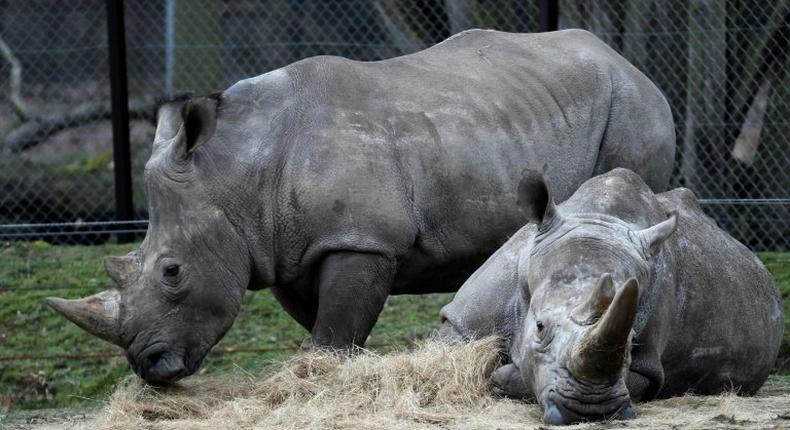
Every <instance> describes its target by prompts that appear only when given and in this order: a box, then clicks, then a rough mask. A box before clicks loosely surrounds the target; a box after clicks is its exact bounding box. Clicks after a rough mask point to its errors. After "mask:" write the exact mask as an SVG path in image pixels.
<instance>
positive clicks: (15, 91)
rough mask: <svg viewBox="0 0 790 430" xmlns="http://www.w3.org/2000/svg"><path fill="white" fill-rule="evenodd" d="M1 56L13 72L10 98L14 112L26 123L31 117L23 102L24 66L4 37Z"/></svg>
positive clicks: (1, 42) (1, 43)
mask: <svg viewBox="0 0 790 430" xmlns="http://www.w3.org/2000/svg"><path fill="white" fill-rule="evenodd" d="M0 55H2V56H3V58H4V59H5V60H6V61H8V63H9V64H10V65H11V71H10V73H9V74H10V75H11V77H10V79H9V86H10V91H9V97H8V98H9V99H10V100H11V108H12V109H13V110H14V113H15V114H16V116H17V117H18V118H19V120H20V121H22V122H24V121H26V120H27V119H28V117H29V115H28V111H27V106H25V102H24V100H22V64H21V63H20V62H19V59H18V58H16V56H15V55H14V52H13V51H11V47H10V46H8V44H7V43H5V40H3V38H2V37H0Z"/></svg>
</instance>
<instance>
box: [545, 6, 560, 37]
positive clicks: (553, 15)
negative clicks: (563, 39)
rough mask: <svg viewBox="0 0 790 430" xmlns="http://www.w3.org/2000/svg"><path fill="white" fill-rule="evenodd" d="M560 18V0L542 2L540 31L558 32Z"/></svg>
mask: <svg viewBox="0 0 790 430" xmlns="http://www.w3.org/2000/svg"><path fill="white" fill-rule="evenodd" d="M559 17H560V5H559V0H540V31H556V30H557V29H558V28H559Z"/></svg>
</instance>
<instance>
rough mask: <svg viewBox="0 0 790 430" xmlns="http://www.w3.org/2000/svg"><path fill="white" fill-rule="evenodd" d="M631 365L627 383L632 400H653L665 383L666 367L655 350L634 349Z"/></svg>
mask: <svg viewBox="0 0 790 430" xmlns="http://www.w3.org/2000/svg"><path fill="white" fill-rule="evenodd" d="M632 354H633V357H632V361H631V366H630V367H629V369H628V377H627V378H626V380H625V385H626V387H628V393H629V394H630V395H631V400H633V401H635V402H645V401H648V400H653V399H655V398H656V396H657V395H658V393H659V391H660V390H661V388H662V386H663V385H664V368H663V367H662V366H661V361H660V359H659V358H658V354H657V353H655V352H654V351H649V352H647V351H637V350H635V351H633V352H632Z"/></svg>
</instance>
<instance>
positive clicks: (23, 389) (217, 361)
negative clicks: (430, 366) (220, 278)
mask: <svg viewBox="0 0 790 430" xmlns="http://www.w3.org/2000/svg"><path fill="white" fill-rule="evenodd" d="M135 246H136V244H130V245H113V244H108V245H102V246H90V247H89V246H51V245H48V244H46V243H44V242H33V243H15V244H5V245H2V244H0V356H10V355H63V354H91V353H98V352H109V353H120V352H121V351H120V349H118V348H115V347H113V346H111V345H109V344H107V343H105V342H102V341H100V340H98V339H96V338H94V337H92V336H90V335H88V334H86V333H84V332H83V331H81V330H80V329H78V328H77V327H76V326H74V325H73V324H71V323H69V322H68V321H66V320H65V319H63V318H62V317H60V316H58V315H57V314H55V312H54V311H52V310H51V309H49V308H48V307H47V306H46V305H44V299H45V298H46V297H48V296H59V297H66V298H76V297H81V296H85V295H88V294H93V293H96V292H98V291H101V290H103V289H106V288H111V283H110V280H109V278H107V276H106V275H105V274H104V271H103V269H102V264H101V259H102V257H104V256H105V255H121V254H124V253H126V252H128V251H130V250H132V249H134V248H135ZM760 258H761V259H762V260H763V261H765V263H766V265H767V266H768V269H769V270H771V272H772V273H773V274H774V276H775V277H776V279H777V282H778V284H779V286H780V288H781V290H782V294H783V298H784V303H785V316H786V318H788V319H787V320H786V330H785V338H784V343H783V346H782V357H784V361H783V362H784V363H787V362H788V358H790V253H785V254H781V253H763V254H760ZM451 298H452V295H451V294H432V295H426V296H395V297H391V298H390V299H389V300H388V302H387V304H386V306H385V309H384V312H383V313H382V315H381V317H380V319H379V322H378V324H377V325H376V328H375V329H374V331H373V333H372V335H371V340H370V344H372V345H402V344H406V343H408V342H409V341H411V340H413V339H415V338H418V337H421V336H424V335H426V334H429V333H431V332H432V331H433V330H435V329H436V328H438V325H439V319H438V311H439V309H440V308H441V306H442V305H444V304H445V303H447V302H448V301H449V300H450V299H451ZM307 336H308V333H307V331H305V330H304V329H303V328H302V327H301V326H299V325H298V324H297V323H296V322H294V321H293V320H292V319H291V318H290V317H289V316H288V315H287V314H286V313H285V312H284V311H283V310H282V309H281V308H280V306H279V305H278V304H277V302H276V301H275V299H274V297H273V296H272V295H271V293H269V292H268V291H261V292H251V293H249V294H247V295H246V296H245V298H244V305H243V306H242V311H241V313H240V315H239V316H238V318H237V319H236V323H235V324H234V326H233V328H232V329H231V331H230V332H229V333H228V335H227V336H226V337H225V338H224V339H223V340H222V342H220V344H219V345H217V347H215V348H214V350H213V351H212V352H211V353H210V354H209V356H208V357H207V359H206V361H205V363H204V365H203V367H202V368H201V370H200V373H222V372H230V371H234V369H237V368H240V369H244V371H248V372H256V371H259V370H261V369H262V368H263V367H264V366H266V365H267V364H269V363H271V362H272V361H273V360H277V359H280V358H283V357H285V356H288V355H290V354H293V352H292V351H289V350H284V351H283V350H274V351H269V352H255V353H247V352H239V353H223V352H222V351H224V350H226V349H229V348H236V349H239V348H264V349H266V348H272V349H280V348H283V347H285V348H292V347H296V346H298V345H299V344H300V343H301V341H302V340H304V339H305V338H307ZM379 348H381V346H379ZM384 348H385V349H386V347H384ZM0 360H2V359H0ZM129 373H130V371H129V369H128V366H127V363H126V360H125V359H124V358H123V357H99V358H91V359H86V360H73V359H58V360H31V359H26V360H15V361H0V411H2V409H4V408H9V407H13V408H22V409H32V408H44V407H47V408H48V407H74V406H91V405H93V404H96V403H97V402H98V401H100V400H102V399H103V398H104V397H105V396H106V395H107V394H109V392H111V391H112V390H113V388H114V386H115V383H116V382H117V381H119V380H120V379H121V378H123V377H124V376H125V375H128V374H129Z"/></svg>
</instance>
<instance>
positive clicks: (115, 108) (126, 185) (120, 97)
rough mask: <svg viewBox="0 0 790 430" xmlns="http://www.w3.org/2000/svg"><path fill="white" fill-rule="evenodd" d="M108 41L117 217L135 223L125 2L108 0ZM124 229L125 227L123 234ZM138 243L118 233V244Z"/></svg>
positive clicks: (131, 236) (128, 234) (131, 237)
mask: <svg viewBox="0 0 790 430" xmlns="http://www.w3.org/2000/svg"><path fill="white" fill-rule="evenodd" d="M107 41H108V44H109V49H108V50H109V54H110V95H111V98H112V153H113V163H114V165H115V217H116V219H117V220H118V221H131V220H132V219H133V217H134V203H133V201H132V163H131V150H130V149H129V93H128V88H127V83H126V35H125V27H124V22H123V0H107ZM124 227H128V226H121V228H120V229H121V230H123V229H124ZM132 240H134V234H132V233H118V242H119V243H127V242H131V241H132Z"/></svg>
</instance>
